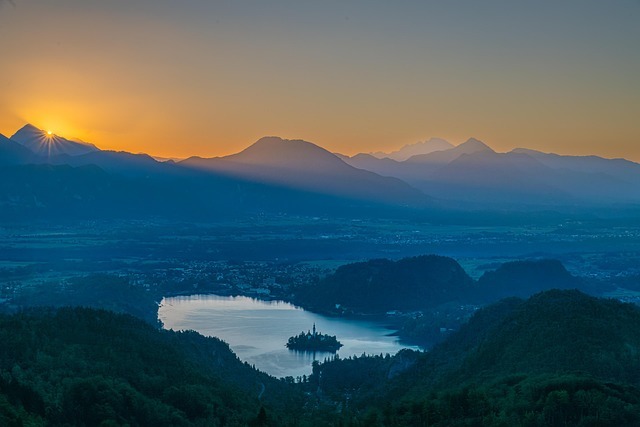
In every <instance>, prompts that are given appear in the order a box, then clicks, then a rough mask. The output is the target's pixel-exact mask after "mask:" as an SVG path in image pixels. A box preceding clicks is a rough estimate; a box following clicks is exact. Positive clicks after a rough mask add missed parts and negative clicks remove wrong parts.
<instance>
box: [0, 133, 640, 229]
mask: <svg viewBox="0 0 640 427" xmlns="http://www.w3.org/2000/svg"><path fill="white" fill-rule="evenodd" d="M0 174H1V175H2V177H3V183H2V185H0V205H2V206H4V207H5V209H3V212H2V216H9V217H10V216H11V215H14V216H15V215H17V216H22V215H24V214H25V213H28V214H29V215H37V214H38V213H42V214H45V215H46V214H49V213H51V212H50V210H51V209H53V207H54V206H56V209H55V211H56V212H57V213H59V214H61V215H62V214H63V213H64V207H65V206H73V207H74V213H75V214H80V213H81V212H82V211H83V209H82V208H83V207H85V208H87V209H88V211H96V210H97V211H104V212H105V214H110V215H114V214H118V212H120V213H122V214H124V213H125V212H130V213H131V212H136V215H140V214H144V213H145V212H146V214H148V213H154V214H156V215H164V214H167V213H168V212H171V213H173V214H175V215H178V216H181V215H183V214H184V213H185V212H189V213H190V214H198V215H201V216H204V217H207V218H214V217H216V216H217V215H221V214H225V213H226V214H232V215H235V214H238V213H240V212H245V213H247V212H265V211H270V212H279V213H287V212H289V213H303V212H304V213H314V212H315V213H323V212H325V213H327V212H332V213H345V212H352V213H358V214H362V213H363V212H368V213H369V214H372V215H375V214H376V212H378V211H377V209H384V210H389V209H391V210H394V211H396V210H404V211H406V210H407V209H409V210H410V211H411V212H415V211H416V210H418V211H420V212H427V211H431V212H432V211H440V212H442V211H452V210H453V211H469V210H471V211H473V210H485V211H490V210H504V209H507V210H520V211H522V210H524V211H530V210H549V209H558V210H562V209H579V208H585V209H589V208H591V207H594V206H599V207H606V206H608V205H610V204H618V205H624V206H635V205H637V204H638V203H639V202H640V165H639V164H637V163H634V162H631V161H628V160H624V159H605V158H601V157H596V156H561V155H558V154H552V153H542V152H539V151H534V150H529V149H524V148H520V149H515V150H513V151H511V152H508V153H498V152H496V151H494V150H493V149H492V148H491V147H489V146H488V145H487V144H485V143H484V142H482V141H479V140H477V139H474V138H470V139H469V140H467V141H466V142H464V143H462V144H460V145H457V146H454V145H452V144H450V143H448V142H447V141H444V140H442V139H437V138H432V139H430V140H428V141H425V142H421V143H417V144H412V145H408V146H405V147H403V148H402V149H400V150H398V151H395V152H392V153H388V154H385V153H375V155H372V154H364V153H362V154H357V155H355V156H344V155H340V154H334V153H331V152H329V151H327V150H325V149H324V148H322V147H320V146H318V145H315V144H313V143H310V142H307V141H303V140H285V139H282V138H279V137H275V136H271V137H265V138H261V139H259V140H258V141H256V142H255V143H254V144H252V145H251V146H249V147H247V148H246V149H244V150H242V151H241V152H239V153H237V154H233V155H229V156H225V157H214V158H201V157H190V158H188V159H185V160H182V161H178V162H175V161H164V162H161V161H158V160H156V159H154V158H153V157H151V156H149V155H146V154H132V153H128V152H116V151H110V150H101V149H99V148H98V147H96V146H95V145H93V144H90V143H86V142H79V141H75V140H71V139H67V138H64V137H61V136H58V135H54V134H49V133H48V132H45V131H43V130H41V129H38V128H36V127H35V126H32V125H29V124H27V125H25V126H24V127H23V128H21V129H20V130H18V131H17V132H16V133H15V134H14V135H12V136H11V137H10V138H7V137H5V136H3V135H0ZM89 183H91V184H89ZM123 203H124V204H127V205H126V206H122V205H121V204H123ZM106 207H109V208H108V209H107V208H106ZM105 209H106V210H105ZM372 209H373V210H372ZM88 211H87V212H88Z"/></svg>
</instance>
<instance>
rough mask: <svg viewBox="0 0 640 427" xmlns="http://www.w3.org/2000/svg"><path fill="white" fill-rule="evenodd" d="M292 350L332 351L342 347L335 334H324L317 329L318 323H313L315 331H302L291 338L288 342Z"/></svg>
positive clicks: (288, 346)
mask: <svg viewBox="0 0 640 427" xmlns="http://www.w3.org/2000/svg"><path fill="white" fill-rule="evenodd" d="M286 346H287V348H288V349H290V350H298V351H330V352H336V351H338V350H339V349H340V347H342V343H341V342H340V341H338V339H337V338H336V336H335V335H333V336H331V335H324V334H320V333H318V332H317V331H316V324H315V323H314V324H313V332H310V331H307V333H306V334H305V333H304V332H300V335H297V336H295V337H291V338H289V341H287V344H286Z"/></svg>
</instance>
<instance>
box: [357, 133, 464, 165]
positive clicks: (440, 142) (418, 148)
mask: <svg viewBox="0 0 640 427" xmlns="http://www.w3.org/2000/svg"><path fill="white" fill-rule="evenodd" d="M451 148H453V144H451V143H450V142H448V141H446V140H444V139H442V138H429V139H428V140H426V141H419V142H415V143H413V144H407V145H405V146H404V147H402V148H401V149H399V150H396V151H392V152H390V153H382V152H377V153H370V154H371V155H372V156H374V157H377V158H379V159H383V158H389V159H392V160H396V161H398V162H403V161H405V160H407V159H408V158H410V157H412V156H416V155H421V154H429V153H433V152H434V151H444V150H448V149H451Z"/></svg>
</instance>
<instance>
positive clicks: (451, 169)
mask: <svg viewBox="0 0 640 427" xmlns="http://www.w3.org/2000/svg"><path fill="white" fill-rule="evenodd" d="M552 173H553V170H552V169H550V168H548V167H547V166H544V165H543V164H541V163H540V162H538V161H537V160H535V159H533V158H531V157H529V156H527V155H522V154H520V155H518V154H503V153H495V152H493V151H488V150H483V151H477V152H475V153H471V154H463V155H461V156H459V157H457V158H456V159H455V160H453V161H451V162H450V163H448V164H446V165H443V166H442V167H441V168H439V170H438V171H437V172H436V173H433V174H431V175H429V176H428V177H426V179H423V180H421V181H417V180H415V181H412V183H413V184H414V185H415V186H416V187H418V188H420V189H422V190H423V191H432V192H433V194H434V195H435V197H440V198H443V199H449V200H459V201H465V202H471V203H475V204H480V205H482V204H484V205H487V204H492V203H499V204H500V205H525V206H526V205H548V204H559V203H560V204H562V203H570V202H571V201H572V200H571V198H572V196H571V194H570V193H566V192H564V191H562V190H561V189H559V188H558V187H556V186H554V180H553V179H552V178H551V175H550V174H552Z"/></svg>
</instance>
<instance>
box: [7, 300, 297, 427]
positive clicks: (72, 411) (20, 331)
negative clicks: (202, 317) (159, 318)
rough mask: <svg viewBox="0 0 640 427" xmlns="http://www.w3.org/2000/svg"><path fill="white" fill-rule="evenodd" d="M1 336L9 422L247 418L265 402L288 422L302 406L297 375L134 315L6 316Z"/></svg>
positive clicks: (78, 311)
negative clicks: (262, 369)
mask: <svg viewBox="0 0 640 427" xmlns="http://www.w3.org/2000/svg"><path fill="white" fill-rule="evenodd" d="M0 342H1V343H2V346H0V425H3V426H4V425H6V426H12V425H15V426H19V425H36V426H38V425H54V426H55V425H78V426H97V425H105V426H107V425H108V426H111V425H130V426H147V425H154V426H162V425H164V426H180V425H185V426H186V425H207V426H217V425H238V426H242V425H247V424H250V423H252V422H254V421H255V422H257V421H256V420H257V416H258V414H259V412H260V408H261V405H264V406H265V407H266V414H267V418H268V419H270V420H271V424H280V423H284V424H286V420H290V419H294V418H295V416H296V413H297V412H296V411H297V410H298V408H301V406H302V405H301V404H300V403H299V400H300V399H298V398H296V397H295V395H294V394H293V393H292V386H291V385H289V384H284V383H283V382H282V381H279V380H276V379H274V378H271V377H269V376H267V375H265V374H262V373H259V372H258V371H256V370H254V369H252V368H251V367H250V366H248V365H246V364H244V363H242V362H240V361H239V360H238V359H237V358H236V356H235V355H234V354H233V353H232V352H231V351H230V350H229V347H228V346H227V344H225V343H223V342H222V341H219V340H217V339H213V338H205V337H202V336H201V335H199V334H197V333H195V332H181V333H177V332H172V331H160V330H157V329H156V328H154V327H152V326H150V325H149V324H147V323H145V322H143V321H141V320H138V319H135V318H133V317H131V316H128V315H118V314H114V313H111V312H108V311H104V310H94V309H85V308H62V309H57V310H46V309H38V310H30V311H28V312H22V313H20V314H16V315H12V316H0ZM285 407H286V408H287V412H285V410H284V408H285ZM281 415H286V420H282V419H280V416H281ZM278 420H280V421H278ZM263 424H264V423H263Z"/></svg>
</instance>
